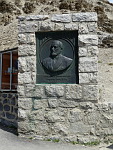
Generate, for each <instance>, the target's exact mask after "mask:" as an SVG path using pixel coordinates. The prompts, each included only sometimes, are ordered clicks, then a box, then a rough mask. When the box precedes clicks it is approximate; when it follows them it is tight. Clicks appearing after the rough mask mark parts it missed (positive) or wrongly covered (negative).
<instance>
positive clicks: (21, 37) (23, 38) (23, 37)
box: [18, 34, 27, 44]
mask: <svg viewBox="0 0 113 150" xmlns="http://www.w3.org/2000/svg"><path fill="white" fill-rule="evenodd" d="M18 42H19V44H26V43H27V41H26V35H25V34H18Z"/></svg>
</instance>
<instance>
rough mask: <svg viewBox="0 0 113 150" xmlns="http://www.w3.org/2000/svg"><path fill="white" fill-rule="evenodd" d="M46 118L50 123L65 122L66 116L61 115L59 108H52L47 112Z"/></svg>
mask: <svg viewBox="0 0 113 150" xmlns="http://www.w3.org/2000/svg"><path fill="white" fill-rule="evenodd" d="M45 119H46V121H47V122H48V123H55V122H64V121H65V118H64V117H63V116H61V115H60V114H59V112H58V110H51V111H49V112H47V113H46V114H45Z"/></svg>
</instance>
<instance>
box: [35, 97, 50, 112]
mask: <svg viewBox="0 0 113 150" xmlns="http://www.w3.org/2000/svg"><path fill="white" fill-rule="evenodd" d="M47 107H48V101H47V99H34V102H33V108H34V109H35V110H38V109H43V108H47Z"/></svg>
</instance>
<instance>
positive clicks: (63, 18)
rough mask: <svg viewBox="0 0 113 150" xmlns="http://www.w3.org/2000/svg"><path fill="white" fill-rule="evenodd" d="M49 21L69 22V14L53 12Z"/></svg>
mask: <svg viewBox="0 0 113 150" xmlns="http://www.w3.org/2000/svg"><path fill="white" fill-rule="evenodd" d="M51 21H53V22H61V23H69V22H71V15H70V14H59V15H57V14H54V15H52V18H51Z"/></svg>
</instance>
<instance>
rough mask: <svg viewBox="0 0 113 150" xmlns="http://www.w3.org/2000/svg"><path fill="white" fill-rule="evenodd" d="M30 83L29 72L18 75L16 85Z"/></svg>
mask: <svg viewBox="0 0 113 150" xmlns="http://www.w3.org/2000/svg"><path fill="white" fill-rule="evenodd" d="M30 83H32V78H31V72H25V73H18V84H30Z"/></svg>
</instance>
